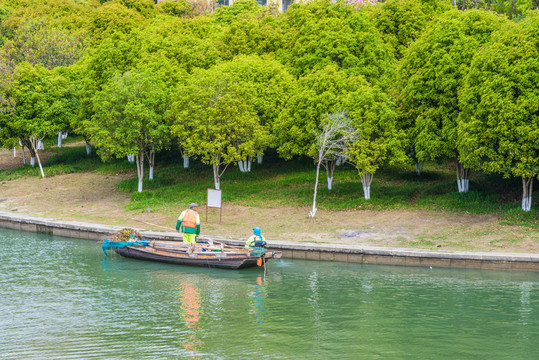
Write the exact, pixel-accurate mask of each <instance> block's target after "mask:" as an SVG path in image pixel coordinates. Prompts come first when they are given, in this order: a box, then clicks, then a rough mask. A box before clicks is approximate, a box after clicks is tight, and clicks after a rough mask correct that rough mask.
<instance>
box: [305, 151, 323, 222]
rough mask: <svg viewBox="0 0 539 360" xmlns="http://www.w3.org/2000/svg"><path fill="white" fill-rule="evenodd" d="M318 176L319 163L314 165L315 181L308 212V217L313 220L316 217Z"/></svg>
mask: <svg viewBox="0 0 539 360" xmlns="http://www.w3.org/2000/svg"><path fill="white" fill-rule="evenodd" d="M319 175H320V161H318V163H317V164H316V179H315V181H314V195H313V208H312V209H311V211H310V212H309V215H308V216H309V217H310V218H313V217H314V215H316V210H317V209H316V195H317V194H318V176H319Z"/></svg>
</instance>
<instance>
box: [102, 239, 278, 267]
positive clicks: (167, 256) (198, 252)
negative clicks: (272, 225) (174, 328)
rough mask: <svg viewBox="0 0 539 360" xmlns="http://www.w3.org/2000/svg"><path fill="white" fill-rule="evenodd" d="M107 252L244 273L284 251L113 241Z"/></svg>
mask: <svg viewBox="0 0 539 360" xmlns="http://www.w3.org/2000/svg"><path fill="white" fill-rule="evenodd" d="M102 247H103V251H104V252H105V255H106V250H107V249H113V250H114V252H116V253H117V254H119V255H122V256H125V257H129V258H134V259H141V260H153V261H161V262H167V263H173V264H179V265H192V266H205V267H215V268H224V269H243V268H248V267H254V266H261V265H263V264H264V263H265V262H266V261H267V260H269V259H279V258H280V257H281V255H282V253H281V252H280V251H266V249H265V248H253V249H246V248H244V247H239V246H230V245H224V244H222V243H213V244H208V243H206V244H204V243H196V244H189V243H184V242H178V241H146V240H141V241H132V242H122V241H111V240H108V239H105V240H103V245H102Z"/></svg>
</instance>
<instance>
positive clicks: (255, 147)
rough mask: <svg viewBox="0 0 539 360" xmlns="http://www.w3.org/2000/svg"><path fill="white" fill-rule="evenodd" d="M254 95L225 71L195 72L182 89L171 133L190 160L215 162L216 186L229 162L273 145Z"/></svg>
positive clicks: (179, 89) (174, 107)
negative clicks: (253, 99) (196, 158)
mask: <svg viewBox="0 0 539 360" xmlns="http://www.w3.org/2000/svg"><path fill="white" fill-rule="evenodd" d="M254 96H255V95H254V93H253V92H252V91H251V89H250V88H248V87H247V88H246V87H244V86H242V84H241V83H238V82H237V81H236V80H235V79H234V78H233V77H230V76H228V75H227V74H225V73H223V72H222V71H221V68H220V67H214V68H211V69H209V70H198V71H195V72H194V73H193V74H192V75H191V76H190V77H189V78H188V81H187V83H186V84H185V85H182V86H180V87H179V88H178V90H177V98H176V101H175V103H174V104H173V108H172V111H171V113H170V117H171V119H172V121H174V124H173V125H172V133H173V134H174V135H175V136H177V137H178V139H179V143H180V146H181V147H182V148H183V149H184V151H185V152H186V153H187V154H188V155H189V156H195V155H196V156H199V157H200V159H201V160H202V162H203V163H205V164H211V165H212V167H213V176H214V183H215V188H216V189H220V184H221V176H222V175H223V173H224V172H225V170H226V168H227V167H228V165H229V164H231V163H232V162H234V161H239V160H245V159H246V158H247V157H248V156H255V155H256V154H257V153H258V152H260V151H261V150H262V149H264V148H265V147H266V146H267V144H268V141H269V132H268V129H267V128H266V127H265V126H263V125H262V124H261V123H260V120H259V117H258V116H257V113H256V110H255V108H254V106H253V105H252V101H251V99H252V98H253V97H254Z"/></svg>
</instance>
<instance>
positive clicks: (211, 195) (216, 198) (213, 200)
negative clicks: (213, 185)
mask: <svg viewBox="0 0 539 360" xmlns="http://www.w3.org/2000/svg"><path fill="white" fill-rule="evenodd" d="M208 208H219V224H221V220H222V208H223V207H222V204H221V190H215V189H208V196H207V201H206V222H208Z"/></svg>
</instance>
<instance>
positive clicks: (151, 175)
mask: <svg viewBox="0 0 539 360" xmlns="http://www.w3.org/2000/svg"><path fill="white" fill-rule="evenodd" d="M148 160H149V163H150V173H149V175H148V177H149V179H150V180H153V168H154V166H155V150H154V148H153V147H152V150H151V151H150V158H149V159H148Z"/></svg>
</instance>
